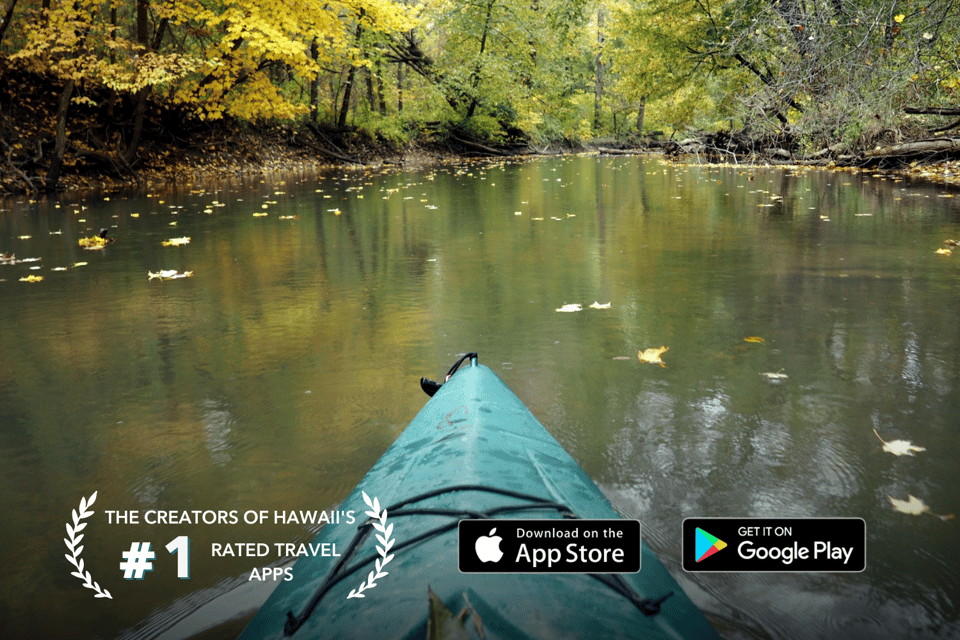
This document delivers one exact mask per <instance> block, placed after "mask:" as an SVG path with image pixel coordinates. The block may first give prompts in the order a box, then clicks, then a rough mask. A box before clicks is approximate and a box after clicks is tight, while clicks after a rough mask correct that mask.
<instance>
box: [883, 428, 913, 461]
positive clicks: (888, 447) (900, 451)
mask: <svg viewBox="0 0 960 640" xmlns="http://www.w3.org/2000/svg"><path fill="white" fill-rule="evenodd" d="M873 434H874V435H875V436H877V438H878V439H879V440H880V442H882V443H883V450H884V451H886V452H887V453H892V454H893V455H895V456H912V455H913V453H914V452H918V453H919V452H920V451H926V449H924V448H923V447H916V446H914V445H913V443H912V442H910V441H908V440H891V441H890V442H887V441H886V440H884V439H883V438H881V437H880V434H879V433H877V430H876V429H874V430H873Z"/></svg>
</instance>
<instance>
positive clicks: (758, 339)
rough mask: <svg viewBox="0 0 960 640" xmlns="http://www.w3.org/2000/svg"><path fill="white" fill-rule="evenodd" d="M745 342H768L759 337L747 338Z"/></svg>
mask: <svg viewBox="0 0 960 640" xmlns="http://www.w3.org/2000/svg"><path fill="white" fill-rule="evenodd" d="M743 341H744V342H759V343H763V342H766V340H764V339H763V338H760V337H757V336H747V337H746V338H744V339H743Z"/></svg>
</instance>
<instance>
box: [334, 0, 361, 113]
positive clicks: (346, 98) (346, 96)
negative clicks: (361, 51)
mask: <svg viewBox="0 0 960 640" xmlns="http://www.w3.org/2000/svg"><path fill="white" fill-rule="evenodd" d="M360 15H361V16H362V15H363V12H362V10H361V13H360ZM362 34H363V25H361V24H360V22H359V21H358V22H357V32H356V35H355V36H354V37H355V38H356V42H357V46H358V47H359V46H360V36H361V35H362ZM356 76H357V68H356V67H355V66H354V64H353V63H352V62H351V63H350V72H349V73H348V74H347V84H346V86H345V87H344V88H343V104H342V105H341V106H340V117H339V118H338V119H337V126H338V127H345V126H346V125H347V110H348V109H349V108H350V94H351V93H353V80H354V78H356Z"/></svg>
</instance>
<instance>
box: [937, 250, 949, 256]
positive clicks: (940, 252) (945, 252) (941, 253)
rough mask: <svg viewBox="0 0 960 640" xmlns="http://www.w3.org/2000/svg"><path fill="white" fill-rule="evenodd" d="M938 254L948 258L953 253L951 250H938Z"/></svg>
mask: <svg viewBox="0 0 960 640" xmlns="http://www.w3.org/2000/svg"><path fill="white" fill-rule="evenodd" d="M937 253H939V254H940V255H942V256H948V255H950V254H951V253H953V252H952V251H950V249H937Z"/></svg>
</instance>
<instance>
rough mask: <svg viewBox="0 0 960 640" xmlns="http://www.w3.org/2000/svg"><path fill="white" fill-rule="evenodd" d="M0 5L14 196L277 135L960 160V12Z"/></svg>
mask: <svg viewBox="0 0 960 640" xmlns="http://www.w3.org/2000/svg"><path fill="white" fill-rule="evenodd" d="M0 11H2V22H0V184H2V185H3V189H6V190H10V191H14V190H16V191H37V190H49V189H54V188H56V187H57V185H58V182H59V180H60V178H61V176H62V175H63V174H65V173H70V172H77V171H83V170H85V169H86V170H90V169H98V170H102V171H107V172H113V173H116V174H117V175H120V176H126V177H128V178H132V179H137V181H139V172H140V171H141V170H143V168H144V167H146V166H147V165H148V164H149V162H148V159H149V160H150V162H152V163H153V165H154V166H155V165H156V164H157V163H158V162H159V163H162V162H163V161H164V159H165V158H167V159H172V158H175V157H176V156H177V155H178V153H179V151H180V150H183V149H187V148H190V147H191V146H193V147H194V148H198V147H201V148H202V147H204V145H206V146H207V147H209V146H210V145H209V144H208V143H203V144H198V143H197V140H198V139H201V138H203V136H204V135H206V136H207V138H206V139H207V140H208V141H209V140H210V139H213V140H217V139H230V138H231V136H233V135H234V134H236V133H237V132H238V131H245V132H247V133H248V134H250V133H251V132H253V133H252V135H257V133H256V132H258V131H268V130H269V131H274V132H276V131H282V132H283V135H284V136H286V137H287V139H288V142H292V143H296V144H299V145H300V146H302V147H304V148H305V149H307V150H308V151H312V152H314V153H315V154H319V155H321V156H324V157H326V158H329V159H331V160H335V161H337V160H339V161H351V160H353V159H354V157H355V156H354V155H353V154H352V153H350V152H349V151H345V149H346V148H347V147H348V146H349V144H351V141H353V142H354V143H355V142H357V141H362V142H365V143H366V144H367V146H368V147H371V146H372V147H373V148H377V147H380V148H397V147H403V145H406V144H409V143H410V142H411V141H415V140H421V141H422V140H432V141H434V142H437V141H439V142H441V143H443V144H446V145H448V146H449V147H450V148H451V149H455V150H457V151H459V152H461V153H466V154H491V155H495V154H513V153H535V152H537V151H543V150H545V149H547V148H550V147H556V146H557V145H560V146H563V147H565V148H576V147H577V146H578V145H583V144H586V143H593V144H595V145H596V144H607V145H609V146H610V147H616V146H636V145H638V144H640V143H641V142H642V141H643V140H647V141H650V140H651V139H654V138H660V139H669V140H671V141H672V144H673V145H674V149H675V151H677V152H687V153H697V154H698V155H699V154H700V153H701V152H702V153H704V154H705V155H706V156H707V157H713V158H716V159H723V158H724V157H725V156H726V155H730V156H732V157H736V156H737V155H741V154H744V153H752V152H755V151H757V150H761V149H762V150H765V151H766V152H768V154H769V155H770V157H773V158H776V157H782V158H784V159H785V158H791V159H801V160H809V161H823V162H827V161H831V162H832V161H837V160H838V159H840V160H842V159H844V158H846V159H848V160H849V159H858V160H859V159H863V158H869V157H874V158H876V157H896V158H908V157H912V156H916V155H918V154H926V155H929V154H940V155H943V154H950V153H956V151H957V150H958V149H960V135H956V127H958V126H960V99H958V93H960V55H958V54H960V5H958V3H956V2H953V1H952V0H617V1H616V2H614V1H612V0H406V1H399V0H398V1H392V0H353V1H343V0H331V1H319V0H274V1H271V2H269V3H268V2H260V1H259V0H134V1H132V2H125V3H121V2H111V1H103V0H71V1H70V2H62V1H58V0H4V2H3V4H0ZM278 127H279V128H278ZM951 132H953V133H951ZM952 136H956V137H952ZM224 144H226V143H224ZM3 189H0V191H2V190H3Z"/></svg>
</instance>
